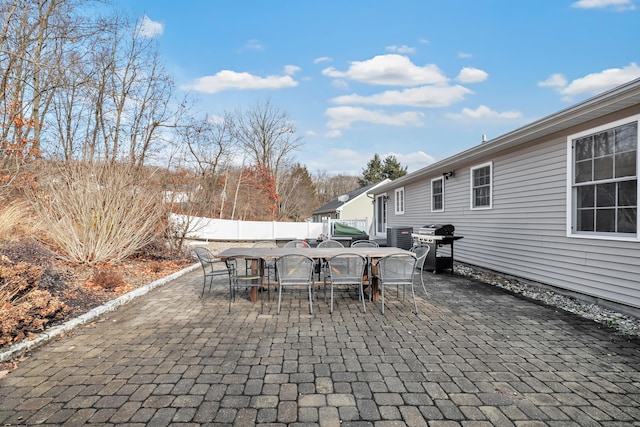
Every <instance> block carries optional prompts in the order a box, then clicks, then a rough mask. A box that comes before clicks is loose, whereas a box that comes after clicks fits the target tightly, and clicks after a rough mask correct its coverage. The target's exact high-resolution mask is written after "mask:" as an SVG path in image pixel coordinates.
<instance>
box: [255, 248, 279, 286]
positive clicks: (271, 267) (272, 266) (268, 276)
mask: <svg viewBox="0 0 640 427" xmlns="http://www.w3.org/2000/svg"><path fill="white" fill-rule="evenodd" d="M252 247H254V248H268V249H275V248H277V247H278V245H277V244H276V242H274V241H271V240H260V241H258V242H255V243H254V244H253V246H252ZM262 265H263V267H264V272H265V273H264V276H263V283H265V285H266V286H269V284H271V283H275V282H276V262H275V259H265V260H263V262H262Z"/></svg>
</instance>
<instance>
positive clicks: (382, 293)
mask: <svg viewBox="0 0 640 427" xmlns="http://www.w3.org/2000/svg"><path fill="white" fill-rule="evenodd" d="M378 286H380V300H381V301H382V314H384V284H383V283H382V282H380V283H379V284H378Z"/></svg>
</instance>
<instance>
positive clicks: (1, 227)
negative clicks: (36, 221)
mask: <svg viewBox="0 0 640 427" xmlns="http://www.w3.org/2000/svg"><path fill="white" fill-rule="evenodd" d="M26 210H27V206H26V204H25V203H20V202H16V203H12V204H10V205H8V206H5V207H2V208H0V240H5V239H7V240H8V239H10V238H11V236H12V234H13V231H14V230H16V229H17V228H18V227H20V226H21V225H22V224H23V223H24V222H25V221H26V219H27V215H26Z"/></svg>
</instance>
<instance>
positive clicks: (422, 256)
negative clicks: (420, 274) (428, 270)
mask: <svg viewBox="0 0 640 427" xmlns="http://www.w3.org/2000/svg"><path fill="white" fill-rule="evenodd" d="M410 250H411V252H413V253H414V254H416V268H417V269H418V270H422V269H423V268H424V262H425V260H426V259H427V255H429V251H430V250H431V246H429V245H422V244H417V245H413V246H412V247H411V249H410Z"/></svg>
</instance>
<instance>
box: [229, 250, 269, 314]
mask: <svg viewBox="0 0 640 427" xmlns="http://www.w3.org/2000/svg"><path fill="white" fill-rule="evenodd" d="M225 261H226V264H227V269H228V270H229V276H230V277H231V280H230V282H229V313H231V304H232V303H233V302H235V300H236V294H237V293H238V291H239V290H240V289H245V290H246V289H249V288H256V291H257V292H258V298H259V299H260V312H261V313H262V310H263V307H264V302H263V298H262V296H261V295H260V288H261V287H262V276H261V275H260V272H259V271H254V270H253V268H252V266H250V265H248V264H247V258H244V257H242V258H240V257H238V258H227V259H226V260H225ZM256 261H257V262H261V260H256ZM268 292H269V287H267V293H268Z"/></svg>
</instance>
